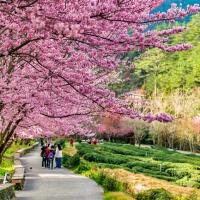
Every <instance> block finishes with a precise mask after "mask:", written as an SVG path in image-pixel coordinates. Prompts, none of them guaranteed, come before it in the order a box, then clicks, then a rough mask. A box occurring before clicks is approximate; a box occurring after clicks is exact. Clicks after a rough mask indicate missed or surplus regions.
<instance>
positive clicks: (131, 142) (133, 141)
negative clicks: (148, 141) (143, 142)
mask: <svg viewBox="0 0 200 200" xmlns="http://www.w3.org/2000/svg"><path fill="white" fill-rule="evenodd" d="M130 144H131V145H135V134H134V133H132V137H130Z"/></svg>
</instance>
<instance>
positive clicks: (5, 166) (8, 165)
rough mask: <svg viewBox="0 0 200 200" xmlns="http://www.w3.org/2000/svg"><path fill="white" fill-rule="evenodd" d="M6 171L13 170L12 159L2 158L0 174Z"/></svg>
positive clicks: (11, 171) (10, 171) (2, 174)
mask: <svg viewBox="0 0 200 200" xmlns="http://www.w3.org/2000/svg"><path fill="white" fill-rule="evenodd" d="M6 172H8V173H13V172H14V165H13V161H12V160H5V159H4V160H2V163H1V165H0V176H4V175H5V173H6Z"/></svg>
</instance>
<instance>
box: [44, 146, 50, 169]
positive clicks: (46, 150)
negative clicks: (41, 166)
mask: <svg viewBox="0 0 200 200" xmlns="http://www.w3.org/2000/svg"><path fill="white" fill-rule="evenodd" d="M49 152H50V148H49V144H48V145H47V147H46V149H45V158H46V166H45V167H48V166H49V162H50V159H49Z"/></svg>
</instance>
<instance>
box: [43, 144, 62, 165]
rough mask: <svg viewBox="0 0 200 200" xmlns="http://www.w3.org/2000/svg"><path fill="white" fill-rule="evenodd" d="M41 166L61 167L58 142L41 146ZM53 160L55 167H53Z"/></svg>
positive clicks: (60, 149)
mask: <svg viewBox="0 0 200 200" xmlns="http://www.w3.org/2000/svg"><path fill="white" fill-rule="evenodd" d="M41 157H42V168H48V169H54V168H61V165H62V147H61V145H60V144H57V145H53V144H46V145H45V144H44V145H43V146H42V148H41ZM54 160H55V163H56V165H55V167H54Z"/></svg>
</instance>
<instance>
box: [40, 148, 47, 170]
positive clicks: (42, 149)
mask: <svg viewBox="0 0 200 200" xmlns="http://www.w3.org/2000/svg"><path fill="white" fill-rule="evenodd" d="M45 150H46V146H45V145H43V146H42V148H41V153H40V156H41V157H42V168H44V167H47V160H46V153H45Z"/></svg>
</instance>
